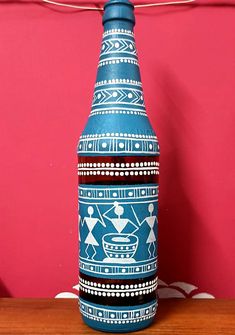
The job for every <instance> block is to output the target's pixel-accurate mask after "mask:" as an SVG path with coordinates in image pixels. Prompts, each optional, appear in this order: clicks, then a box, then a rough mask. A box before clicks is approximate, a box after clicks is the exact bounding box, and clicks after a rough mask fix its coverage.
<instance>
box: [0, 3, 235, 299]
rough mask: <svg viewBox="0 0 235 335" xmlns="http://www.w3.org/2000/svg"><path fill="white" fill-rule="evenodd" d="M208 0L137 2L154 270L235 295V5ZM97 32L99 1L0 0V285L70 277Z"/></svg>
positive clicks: (39, 288) (47, 284)
mask: <svg viewBox="0 0 235 335" xmlns="http://www.w3.org/2000/svg"><path fill="white" fill-rule="evenodd" d="M205 2H206V1H200V3H201V5H200V6H183V7H171V8H170V7H165V8H155V9H151V10H150V9H148V10H147V9H145V10H138V12H137V13H136V16H137V25H136V31H135V32H136V42H137V47H138V51H139V58H140V66H141V73H142V80H143V85H144V91H145V97H146V105H147V109H148V112H149V116H150V118H151V121H152V123H153V125H154V127H155V129H156V130H157V133H158V136H159V140H160V144H161V179H160V183H161V188H160V218H159V255H160V256H159V258H160V262H159V264H160V271H159V275H160V278H161V279H162V280H163V281H166V282H167V283H170V282H175V281H184V282H187V283H191V284H194V285H196V286H197V287H198V288H199V290H200V291H205V292H209V293H211V294H213V295H214V296H215V297H235V286H234V285H233V284H234V281H235V272H234V263H235V262H234V255H235V243H234V237H235V236H234V235H235V234H234V233H235V228H234V209H233V206H234V199H235V169H234V163H235V157H234V132H235V114H234V110H235V94H234V87H235V61H234V60H235V44H234V30H235V20H234V13H235V6H209V5H208V6H206V5H205ZM208 2H209V1H207V3H208ZM217 2H218V1H217ZM209 3H211V2H209ZM228 3H229V2H228ZM230 3H232V1H230ZM233 3H234V5H235V1H234V2H233ZM203 4H204V5H203ZM101 35H102V26H101V15H100V13H98V12H86V11H82V12H79V11H73V10H67V9H61V8H59V7H52V6H43V5H39V4H18V5H17V4H9V3H3V4H1V5H0V46H1V47H0V113H1V121H0V137H1V140H0V152H1V165H0V190H1V192H0V279H1V282H0V296H13V297H53V296H55V295H56V294H57V293H59V292H61V291H71V292H74V290H73V289H72V286H74V285H75V284H77V282H78V279H77V275H78V271H77V257H78V255H77V175H76V163H77V158H76V143H77V140H78V137H79V134H80V133H81V131H82V129H83V127H84V123H85V121H86V119H87V117H88V113H89V109H90V105H91V99H92V94H93V85H94V82H95V75H96V65H97V61H98V56H99V48H100V42H101Z"/></svg>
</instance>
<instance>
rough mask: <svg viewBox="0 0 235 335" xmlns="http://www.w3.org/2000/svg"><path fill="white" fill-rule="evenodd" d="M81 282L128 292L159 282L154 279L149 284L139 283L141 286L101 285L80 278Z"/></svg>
mask: <svg viewBox="0 0 235 335" xmlns="http://www.w3.org/2000/svg"><path fill="white" fill-rule="evenodd" d="M79 281H80V282H81V283H83V284H85V285H90V286H94V287H99V288H107V289H110V288H111V289H115V290H116V289H117V290H118V289H121V290H124V289H126V290H128V289H137V288H141V287H146V286H150V285H153V284H155V283H156V282H157V278H154V279H153V280H149V281H147V282H144V283H139V284H126V285H123V284H101V283H96V282H93V281H90V280H86V279H83V278H80V279H79Z"/></svg>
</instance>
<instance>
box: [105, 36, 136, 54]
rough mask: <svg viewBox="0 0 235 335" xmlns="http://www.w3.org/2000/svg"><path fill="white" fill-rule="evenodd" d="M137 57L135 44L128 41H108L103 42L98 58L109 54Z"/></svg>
mask: <svg viewBox="0 0 235 335" xmlns="http://www.w3.org/2000/svg"><path fill="white" fill-rule="evenodd" d="M123 52H124V53H127V54H131V55H137V52H136V47H135V42H134V41H132V40H129V39H109V40H106V41H103V44H102V48H101V54H100V57H102V56H105V55H108V54H111V53H123Z"/></svg>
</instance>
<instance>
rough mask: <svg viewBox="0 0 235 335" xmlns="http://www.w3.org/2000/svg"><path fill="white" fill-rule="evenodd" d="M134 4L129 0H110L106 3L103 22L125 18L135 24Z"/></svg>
mask: <svg viewBox="0 0 235 335" xmlns="http://www.w3.org/2000/svg"><path fill="white" fill-rule="evenodd" d="M133 9H134V5H133V3H132V2H130V1H129V0H109V1H107V2H106V3H105V5H104V15H103V24H105V23H106V22H107V21H111V20H125V21H129V22H131V23H132V24H135V17H134V13H133Z"/></svg>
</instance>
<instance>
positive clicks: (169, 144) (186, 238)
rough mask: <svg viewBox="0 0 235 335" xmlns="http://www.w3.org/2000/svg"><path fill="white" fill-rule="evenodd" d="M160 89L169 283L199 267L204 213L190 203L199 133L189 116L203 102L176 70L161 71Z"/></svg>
mask: <svg viewBox="0 0 235 335" xmlns="http://www.w3.org/2000/svg"><path fill="white" fill-rule="evenodd" d="M160 89H161V92H160V94H161V98H160V99H161V106H160V109H161V117H160V118H161V120H160V122H161V124H160V127H159V124H158V123H156V124H157V126H156V127H154V128H155V129H159V128H160V130H161V132H160V134H159V135H160V136H159V137H160V146H161V143H162V144H163V146H162V147H161V156H160V157H161V159H160V162H161V163H160V164H161V168H160V185H161V186H160V199H159V269H160V273H159V275H160V278H164V279H165V280H167V281H168V282H169V281H172V280H175V279H176V278H177V279H178V280H184V281H187V282H189V283H193V278H195V275H196V273H195V272H196V271H197V269H195V265H194V255H195V248H196V247H197V246H196V244H195V234H194V228H195V227H196V225H197V224H198V222H199V220H200V218H199V217H198V214H197V212H196V210H195V207H194V203H192V192H193V188H194V187H195V182H194V181H193V182H192V178H194V177H196V178H197V166H196V164H197V157H196V159H195V158H194V157H193V154H192V147H193V146H194V145H195V142H196V140H195V138H196V137H197V132H196V129H195V128H196V127H195V125H193V121H192V120H191V119H190V118H191V116H192V113H194V112H195V110H196V111H197V113H198V111H199V110H200V109H202V107H201V106H198V103H197V101H195V100H194V99H193V97H191V96H190V94H189V93H188V92H187V88H185V87H184V86H183V85H182V83H180V82H179V79H178V78H176V77H175V76H174V73H168V72H167V71H164V73H162V76H161V88H160ZM190 111H191V112H190ZM199 114H200V113H199ZM161 137H162V138H161ZM189 157H190V159H189ZM164 162H166V164H165V163H164ZM194 163H195V164H194Z"/></svg>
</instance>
